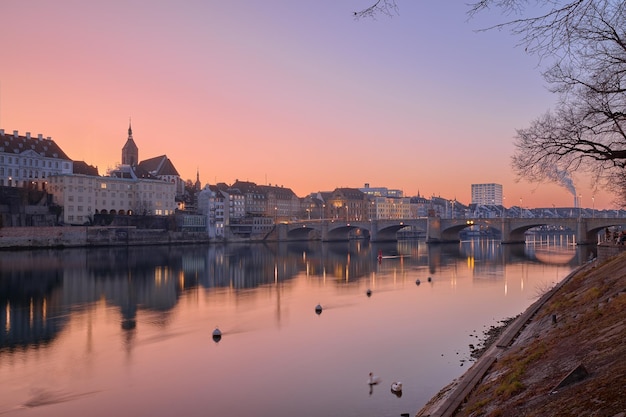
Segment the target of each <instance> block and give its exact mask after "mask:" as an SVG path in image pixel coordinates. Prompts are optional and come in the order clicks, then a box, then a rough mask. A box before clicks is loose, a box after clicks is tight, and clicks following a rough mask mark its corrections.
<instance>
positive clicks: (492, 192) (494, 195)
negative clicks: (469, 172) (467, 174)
mask: <svg viewBox="0 0 626 417" xmlns="http://www.w3.org/2000/svg"><path fill="white" fill-rule="evenodd" d="M472 204H478V205H482V206H501V205H502V184H493V183H492V184H472Z"/></svg>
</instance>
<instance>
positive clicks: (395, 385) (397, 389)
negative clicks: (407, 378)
mask: <svg viewBox="0 0 626 417" xmlns="http://www.w3.org/2000/svg"><path fill="white" fill-rule="evenodd" d="M391 390H392V391H393V392H396V393H397V392H402V382H394V383H392V384H391Z"/></svg>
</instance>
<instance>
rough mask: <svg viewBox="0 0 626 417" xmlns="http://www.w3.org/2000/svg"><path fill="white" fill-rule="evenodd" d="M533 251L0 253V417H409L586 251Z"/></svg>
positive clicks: (491, 245) (555, 242)
mask: <svg viewBox="0 0 626 417" xmlns="http://www.w3.org/2000/svg"><path fill="white" fill-rule="evenodd" d="M537 239H538V240H535V241H534V242H529V243H527V244H526V245H500V243H499V242H497V241H487V240H475V241H466V242H461V243H460V244H453V245H426V244H425V243H424V242H418V241H405V242H399V243H390V244H368V243H366V242H361V241H357V242H350V243H347V242H346V243H334V244H321V243H300V244H280V245H279V244H274V245H262V244H258V245H242V246H236V245H226V246H219V245H214V246H184V247H183V246H179V247H142V248H121V249H109V248H102V249H71V250H68V249H66V250H49V251H48V250H45V251H33V252H31V251H20V252H0V271H1V276H0V325H1V326H2V329H1V330H0V376H1V379H0V381H1V382H0V384H1V389H0V414H2V415H7V416H20V417H22V416H23V417H27V416H52V417H54V416H85V415H89V416H111V415H120V416H126V415H132V416H174V415H180V416H276V417H282V416H285V417H286V416H300V417H303V416H359V417H367V416H399V415H400V414H401V413H404V412H407V413H411V414H414V413H415V412H417V411H418V410H419V409H420V408H421V407H422V406H423V405H424V403H425V402H426V401H427V400H428V399H429V398H430V397H431V396H432V395H434V394H435V393H436V392H437V391H438V390H439V389H440V388H442V387H443V386H445V385H447V384H448V383H449V382H450V381H451V380H452V379H454V378H456V377H458V376H460V375H461V374H462V373H463V372H464V371H465V370H466V369H467V368H469V366H471V361H470V348H469V345H470V344H474V345H478V344H479V343H480V340H481V337H482V333H483V332H484V331H485V330H486V329H488V328H489V327H490V326H491V325H497V324H498V322H499V321H500V320H502V319H504V318H508V317H512V316H514V315H517V314H518V313H520V312H522V311H523V310H524V309H525V308H526V307H527V306H528V305H530V304H531V303H532V302H533V301H534V300H535V299H536V298H537V297H538V295H540V294H541V293H542V292H543V291H545V290H546V289H547V288H549V287H551V286H552V285H554V284H555V283H556V282H558V281H559V280H561V279H562V278H564V277H565V276H566V275H567V274H568V272H570V271H571V270H572V269H573V268H575V267H576V266H577V265H579V264H581V263H583V262H585V261H586V260H587V259H588V257H589V250H592V249H594V248H589V247H576V246H573V245H572V244H571V240H570V239H571V237H567V236H552V237H544V238H541V239H539V238H537ZM379 251H382V253H383V259H382V260H380V261H378V259H377V254H378V253H379ZM429 277H430V278H431V281H430V282H429V281H428V278H429ZM418 279H419V280H420V282H421V283H420V285H417V284H416V280H418ZM368 289H369V290H371V296H369V297H368V295H367V290H368ZM318 304H320V305H321V306H322V307H323V311H322V313H321V314H319V315H318V314H316V313H315V307H316V305H318ZM216 326H218V327H219V329H221V331H222V334H223V335H222V339H221V340H220V341H219V342H218V343H216V342H215V341H214V340H213V339H212V332H213V330H214V329H215V327H216ZM369 372H373V373H374V374H375V375H377V376H379V377H380V378H381V379H382V382H381V383H380V384H379V385H376V386H373V387H372V388H373V389H372V390H370V387H369V385H368V384H367V378H368V374H369ZM394 381H401V382H402V383H403V386H404V390H403V394H402V396H401V397H397V396H396V395H394V394H392V393H391V391H390V386H391V383H392V382H394Z"/></svg>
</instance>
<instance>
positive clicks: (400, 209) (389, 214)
mask: <svg viewBox="0 0 626 417" xmlns="http://www.w3.org/2000/svg"><path fill="white" fill-rule="evenodd" d="M416 217H417V216H414V215H413V211H412V210H411V199H410V198H408V197H407V198H388V197H375V198H370V203H369V218H370V219H372V220H373V219H378V220H381V219H412V218H416Z"/></svg>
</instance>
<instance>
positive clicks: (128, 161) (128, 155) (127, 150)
mask: <svg viewBox="0 0 626 417" xmlns="http://www.w3.org/2000/svg"><path fill="white" fill-rule="evenodd" d="M138 163H139V149H138V148H137V145H135V141H134V140H133V128H132V127H131V124H130V117H129V118H128V139H127V140H126V144H125V145H124V147H123V148H122V164H123V165H130V166H135V165H137V164H138Z"/></svg>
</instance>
